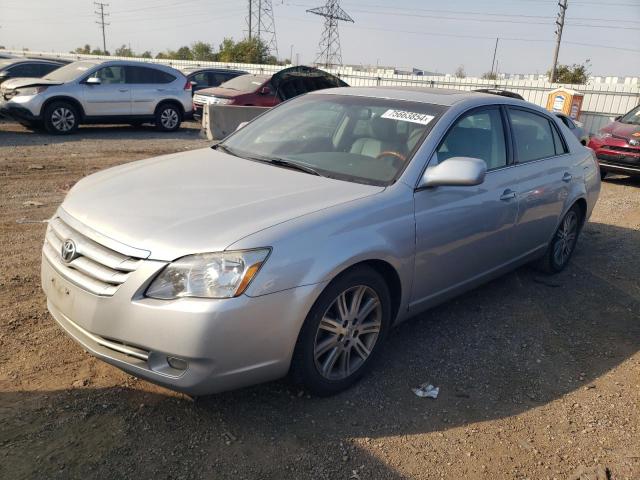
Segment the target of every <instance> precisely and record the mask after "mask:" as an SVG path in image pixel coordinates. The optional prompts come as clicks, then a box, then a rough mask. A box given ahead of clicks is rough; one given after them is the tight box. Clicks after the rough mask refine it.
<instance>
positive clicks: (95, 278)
mask: <svg viewBox="0 0 640 480" xmlns="http://www.w3.org/2000/svg"><path fill="white" fill-rule="evenodd" d="M66 240H73V242H74V243H75V246H76V254H77V256H76V258H74V259H73V260H72V261H70V262H68V263H67V262H65V261H63V259H62V245H63V244H64V242H65V241H66ZM42 251H43V254H44V256H45V258H46V259H47V260H48V261H49V263H50V264H51V266H52V267H53V268H54V269H55V270H56V271H57V272H58V273H59V274H60V275H62V276H63V277H64V278H66V279H67V280H69V281H70V282H71V283H74V284H76V285H77V286H79V287H80V288H82V289H84V290H86V291H88V292H91V293H93V294H95V295H102V296H111V295H113V294H114V293H116V291H117V290H118V287H119V286H120V285H122V284H123V283H124V282H125V281H126V280H127V278H129V275H130V274H131V272H134V271H135V270H136V269H137V268H138V266H139V264H140V262H141V259H139V258H133V257H128V256H126V255H123V254H122V253H119V252H116V251H115V250H112V249H110V248H107V247H105V246H104V245H100V244H99V243H97V242H94V241H93V240H91V239H90V238H88V237H86V236H85V235H82V234H81V233H80V232H78V231H77V230H75V229H73V228H71V227H70V226H69V225H67V224H66V223H65V222H64V221H63V220H62V219H61V218H60V217H56V218H54V219H52V220H51V221H50V222H49V227H48V228H47V234H46V236H45V241H44V247H43V250H42Z"/></svg>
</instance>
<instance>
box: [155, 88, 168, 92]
mask: <svg viewBox="0 0 640 480" xmlns="http://www.w3.org/2000/svg"><path fill="white" fill-rule="evenodd" d="M166 91H167V89H166V88H156V92H166Z"/></svg>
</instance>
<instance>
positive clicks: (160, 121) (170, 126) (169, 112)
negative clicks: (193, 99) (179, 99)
mask: <svg viewBox="0 0 640 480" xmlns="http://www.w3.org/2000/svg"><path fill="white" fill-rule="evenodd" d="M181 122H182V113H181V112H180V109H179V108H178V107H177V106H175V105H174V104H173V103H163V104H161V105H160V106H159V107H158V109H157V110H156V120H155V123H156V128H157V129H158V130H160V131H163V132H174V131H176V130H177V129H178V128H180V123H181Z"/></svg>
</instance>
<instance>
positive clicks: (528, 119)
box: [509, 109, 562, 163]
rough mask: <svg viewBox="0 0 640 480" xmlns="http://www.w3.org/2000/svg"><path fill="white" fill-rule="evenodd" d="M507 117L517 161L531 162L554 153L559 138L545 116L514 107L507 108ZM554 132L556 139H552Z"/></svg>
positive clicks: (551, 155)
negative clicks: (509, 122) (509, 120)
mask: <svg viewBox="0 0 640 480" xmlns="http://www.w3.org/2000/svg"><path fill="white" fill-rule="evenodd" d="M509 117H510V119H511V127H512V132H513V139H514V142H515V151H516V159H517V161H518V163H526V162H532V161H534V160H540V159H543V158H548V157H553V156H555V155H556V141H559V142H560V138H559V137H558V133H557V132H556V131H555V128H553V127H552V125H551V122H550V121H549V120H548V119H547V118H546V117H544V116H542V115H538V114H537V113H533V112H528V111H525V110H515V109H509ZM554 133H555V136H556V137H557V140H556V139H554ZM560 145H562V142H560Z"/></svg>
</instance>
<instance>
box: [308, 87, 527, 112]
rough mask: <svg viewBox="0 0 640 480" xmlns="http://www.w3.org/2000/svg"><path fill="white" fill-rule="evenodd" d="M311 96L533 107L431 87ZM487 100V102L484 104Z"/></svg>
mask: <svg viewBox="0 0 640 480" xmlns="http://www.w3.org/2000/svg"><path fill="white" fill-rule="evenodd" d="M310 94H311V95H351V96H358V97H372V98H385V99H389V100H404V101H409V102H419V103H429V104H432V105H441V106H445V107H450V106H452V105H454V104H457V103H460V102H470V103H478V104H483V103H505V104H513V105H525V104H526V105H527V106H529V107H532V106H533V105H532V104H530V103H528V102H525V101H523V100H518V99H516V98H510V97H502V96H497V95H491V94H488V93H480V92H468V91H464V90H454V89H450V88H430V87H395V86H385V87H340V88H330V89H326V90H316V91H314V92H311V93H310ZM482 100H486V102H482ZM474 101H475V102H474Z"/></svg>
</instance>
